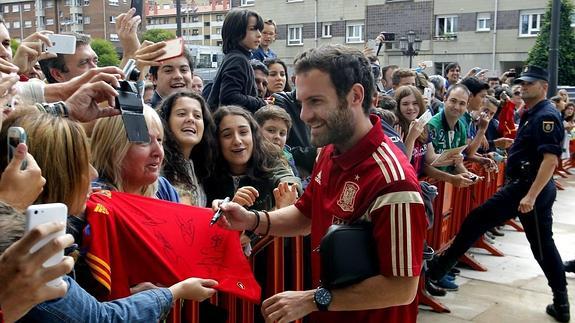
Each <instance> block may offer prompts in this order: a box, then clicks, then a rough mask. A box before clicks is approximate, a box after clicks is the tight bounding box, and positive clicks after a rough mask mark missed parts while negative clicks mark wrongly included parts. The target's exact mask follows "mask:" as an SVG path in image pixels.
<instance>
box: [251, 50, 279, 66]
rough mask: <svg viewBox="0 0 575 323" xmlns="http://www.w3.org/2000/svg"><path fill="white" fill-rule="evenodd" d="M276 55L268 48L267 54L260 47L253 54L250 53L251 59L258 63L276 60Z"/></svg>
mask: <svg viewBox="0 0 575 323" xmlns="http://www.w3.org/2000/svg"><path fill="white" fill-rule="evenodd" d="M277 57H278V55H277V54H276V53H274V51H273V50H272V49H271V48H269V49H268V51H267V53H266V52H265V51H264V49H263V48H262V47H261V46H260V47H258V49H256V50H255V51H254V52H252V59H257V60H258V61H260V62H263V61H264V60H265V59H266V58H277Z"/></svg>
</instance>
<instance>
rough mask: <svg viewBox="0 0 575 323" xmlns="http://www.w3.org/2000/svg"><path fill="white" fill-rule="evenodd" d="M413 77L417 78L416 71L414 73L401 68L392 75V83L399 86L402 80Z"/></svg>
mask: <svg viewBox="0 0 575 323" xmlns="http://www.w3.org/2000/svg"><path fill="white" fill-rule="evenodd" d="M411 76H413V77H415V76H416V74H415V72H414V71H412V70H410V69H408V68H400V69H398V70H395V71H394V72H393V74H392V75H391V83H392V84H393V85H398V84H399V82H400V81H401V79H402V78H404V77H411Z"/></svg>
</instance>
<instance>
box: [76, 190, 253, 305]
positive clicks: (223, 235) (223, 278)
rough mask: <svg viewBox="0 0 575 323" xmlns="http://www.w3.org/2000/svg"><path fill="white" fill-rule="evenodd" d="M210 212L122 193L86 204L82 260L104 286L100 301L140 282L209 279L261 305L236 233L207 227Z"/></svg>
mask: <svg viewBox="0 0 575 323" xmlns="http://www.w3.org/2000/svg"><path fill="white" fill-rule="evenodd" d="M212 215H213V212H212V211H211V210H210V209H207V208H200V207H194V206H188V205H183V204H178V203H172V202H167V201H163V200H158V199H154V198H149V197H143V196H139V195H133V194H128V193H121V192H110V191H100V192H99V193H94V194H92V195H91V196H90V199H89V200H88V202H87V206H86V220H87V221H88V224H89V226H88V227H86V229H85V230H84V246H83V249H84V250H85V251H86V252H87V253H86V262H87V263H88V266H89V267H90V270H91V272H92V275H93V276H94V278H95V279H96V280H97V281H98V282H99V283H100V284H101V285H102V286H104V287H105V289H106V292H107V293H106V294H105V295H98V296H99V297H100V298H101V299H103V300H114V299H118V298H122V297H127V296H130V287H131V286H133V285H136V284H139V283H141V282H152V283H156V284H160V285H164V286H171V285H173V284H175V283H177V282H179V281H181V280H184V279H186V278H188V277H199V278H211V279H215V280H217V281H218V286H216V287H215V288H216V289H218V290H219V291H223V292H227V293H230V294H232V295H236V296H238V297H242V298H244V299H247V300H250V301H252V302H254V303H259V301H260V296H261V289H260V286H259V285H258V283H257V282H256V280H255V277H254V276H253V273H252V270H251V267H250V264H249V262H248V260H247V259H246V257H245V256H244V255H243V253H242V251H241V250H242V249H241V245H240V240H239V233H238V232H236V231H230V230H226V229H223V228H221V227H219V226H217V225H214V226H210V225H209V222H210V219H211V218H212Z"/></svg>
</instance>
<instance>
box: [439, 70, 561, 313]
mask: <svg viewBox="0 0 575 323" xmlns="http://www.w3.org/2000/svg"><path fill="white" fill-rule="evenodd" d="M547 78H548V75H547V71H546V70H545V69H543V68H541V67H538V66H533V65H531V66H527V67H525V69H524V70H523V73H521V76H520V77H519V78H518V79H517V80H516V81H515V82H516V83H521V97H522V98H523V100H524V101H525V104H526V110H525V113H524V114H523V115H522V117H521V122H520V125H519V131H518V132H517V137H516V138H515V142H514V143H513V145H512V146H511V148H510V150H509V158H508V160H507V168H506V174H505V175H506V183H505V186H504V187H503V188H501V189H500V190H499V191H498V192H497V193H496V194H495V195H493V196H492V197H491V198H490V199H489V200H487V201H486V202H485V203H484V204H483V205H481V206H479V207H477V208H476V209H474V210H473V211H471V213H469V215H468V216H467V217H466V218H465V221H464V222H463V225H462V226H461V229H460V231H459V233H458V234H457V236H456V237H455V240H454V241H453V244H452V245H451V246H450V247H449V249H447V251H445V252H444V253H443V254H442V255H441V256H438V257H436V258H434V259H433V260H432V261H431V263H430V266H429V277H430V278H431V279H432V280H435V281H437V280H440V279H441V278H442V277H443V276H444V275H445V274H446V273H447V272H448V271H449V270H450V269H451V268H452V267H453V266H454V265H455V263H456V262H457V259H458V258H459V257H460V256H461V255H463V253H465V252H466V251H467V249H469V247H471V246H472V245H473V243H474V242H475V241H476V240H477V239H478V238H479V237H481V235H483V234H484V233H485V231H487V230H488V229H490V228H492V227H494V226H496V225H500V224H501V223H504V222H505V221H506V220H509V219H512V218H514V217H517V216H518V217H519V220H521V223H522V224H523V228H524V229H525V235H526V236H527V240H528V241H529V244H530V245H531V251H532V252H533V255H534V256H535V259H536V260H537V262H538V263H539V266H540V267H541V269H542V270H543V272H544V273H545V276H546V277H547V281H548V284H549V286H550V287H551V289H552V291H553V304H550V305H548V306H547V309H546V310H547V314H549V315H551V316H553V317H554V318H555V319H556V320H557V321H559V322H568V321H569V319H570V315H569V301H568V298H567V287H566V285H567V283H566V280H565V271H564V268H563V263H562V262H561V256H560V255H559V253H558V252H557V248H556V247H555V242H554V241H553V231H552V224H553V219H552V207H553V203H554V201H555V196H556V188H555V183H554V181H553V172H554V170H555V167H556V166H557V163H558V157H559V156H561V142H562V140H563V135H564V130H563V124H562V122H561V116H560V115H559V113H558V112H557V111H556V110H555V109H554V107H553V105H552V104H551V103H550V102H549V101H548V100H546V99H545V96H546V94H547V88H548V83H547Z"/></svg>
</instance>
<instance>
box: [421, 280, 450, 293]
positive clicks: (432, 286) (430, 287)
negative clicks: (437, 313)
mask: <svg viewBox="0 0 575 323" xmlns="http://www.w3.org/2000/svg"><path fill="white" fill-rule="evenodd" d="M425 290H427V292H428V293H429V294H431V295H433V296H445V294H447V292H446V291H445V289H443V288H441V287H438V286H435V284H434V283H432V282H431V281H430V280H429V279H428V280H426V281H425Z"/></svg>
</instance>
